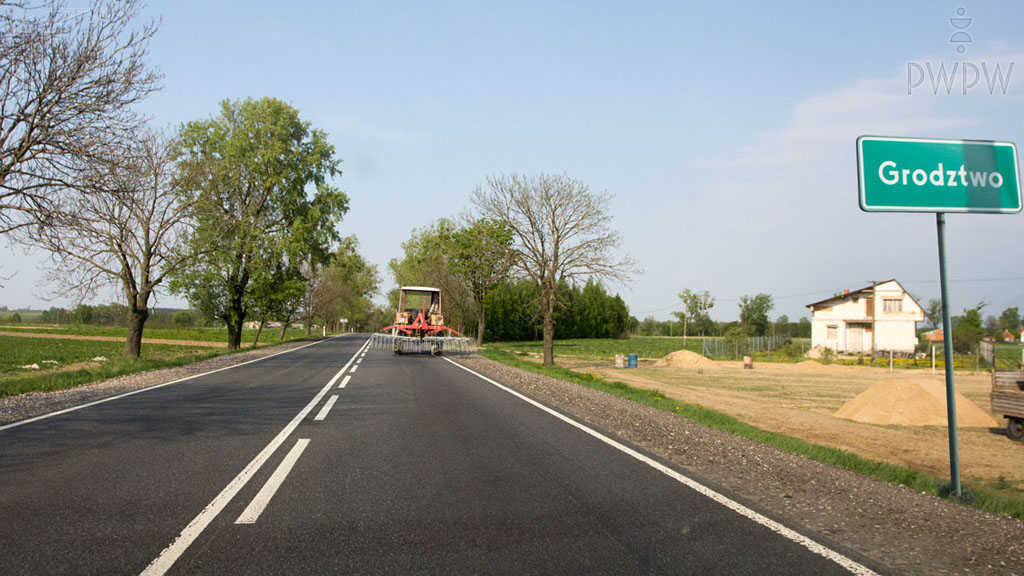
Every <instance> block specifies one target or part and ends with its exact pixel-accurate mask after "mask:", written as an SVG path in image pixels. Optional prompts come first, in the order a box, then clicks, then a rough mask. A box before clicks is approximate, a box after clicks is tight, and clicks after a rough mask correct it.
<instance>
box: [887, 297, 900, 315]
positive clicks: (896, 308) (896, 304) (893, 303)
mask: <svg viewBox="0 0 1024 576" xmlns="http://www.w3.org/2000/svg"><path fill="white" fill-rule="evenodd" d="M882 306H883V308H882V310H883V311H884V312H886V313H889V312H903V299H902V298H886V299H885V300H883V301H882Z"/></svg>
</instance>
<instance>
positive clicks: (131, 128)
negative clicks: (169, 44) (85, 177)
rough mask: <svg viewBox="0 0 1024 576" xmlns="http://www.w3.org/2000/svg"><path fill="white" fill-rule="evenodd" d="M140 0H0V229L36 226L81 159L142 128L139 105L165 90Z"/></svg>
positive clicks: (150, 26) (152, 27) (153, 27)
mask: <svg viewBox="0 0 1024 576" xmlns="http://www.w3.org/2000/svg"><path fill="white" fill-rule="evenodd" d="M141 9H142V4H141V2H140V1H139V0H96V1H95V2H93V3H92V4H91V7H90V8H89V9H85V10H72V9H69V8H67V5H66V3H65V2H63V1H62V0H41V1H36V2H33V1H32V0H25V1H24V2H10V1H4V0H0V233H3V232H9V231H11V230H13V229H16V228H19V227H21V226H27V225H30V224H31V221H32V216H31V213H32V212H45V211H47V210H48V209H50V208H51V204H52V202H54V198H53V196H54V195H55V194H58V193H60V192H62V191H66V190H67V189H68V188H69V186H70V185H71V184H73V181H74V179H75V174H76V173H77V171H78V170H79V169H80V163H81V162H82V161H83V160H88V159H95V158H97V157H100V156H102V155H103V154H104V153H106V152H107V151H108V150H109V149H110V147H111V144H112V143H114V142H117V141H120V140H124V139H127V138H129V137H130V136H131V134H132V133H133V132H136V131H137V129H138V127H139V125H140V118H139V116H138V114H137V113H136V112H135V111H133V110H132V105H133V104H135V103H136V102H138V101H139V100H141V99H142V98H144V97H145V96H146V95H147V94H149V93H150V92H152V91H153V90H156V89H157V88H158V82H159V79H160V76H159V74H158V73H157V72H156V71H155V70H153V69H151V68H149V67H148V66H147V65H146V62H145V60H146V53H147V46H148V42H149V39H150V38H152V36H153V34H154V33H155V32H156V24H155V23H153V22H150V23H148V24H145V25H143V26H142V27H141V28H138V29H134V28H132V27H131V26H132V21H133V20H134V19H135V18H136V17H137V16H138V14H139V12H140V11H141Z"/></svg>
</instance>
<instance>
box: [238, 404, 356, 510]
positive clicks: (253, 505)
mask: <svg viewBox="0 0 1024 576" xmlns="http://www.w3.org/2000/svg"><path fill="white" fill-rule="evenodd" d="M334 398H337V396H334ZM308 445H309V439H306V438H302V439H300V440H299V441H298V442H296V443H295V446H293V447H292V449H291V451H290V452H288V455H287V456H285V457H284V460H282V461H281V464H280V465H278V467H277V470H274V473H273V474H271V475H270V479H269V480H267V483H266V484H264V485H263V488H262V489H260V491H259V493H258V494H256V497H255V498H253V499H252V502H250V503H249V506H247V507H246V509H245V511H244V512H242V515H241V516H239V517H238V520H235V524H255V523H256V520H257V519H258V518H259V517H260V514H262V513H263V510H264V509H266V507H267V504H270V499H271V498H273V497H274V494H276V493H277V489H278V488H280V487H281V484H284V479H285V478H287V477H288V473H289V472H291V471H292V467H293V466H295V463H296V462H298V460H299V456H302V451H303V450H305V449H306V446H308Z"/></svg>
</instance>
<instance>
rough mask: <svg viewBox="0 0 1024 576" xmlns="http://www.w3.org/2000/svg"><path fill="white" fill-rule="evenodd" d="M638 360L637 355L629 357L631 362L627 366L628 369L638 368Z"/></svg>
mask: <svg viewBox="0 0 1024 576" xmlns="http://www.w3.org/2000/svg"><path fill="white" fill-rule="evenodd" d="M636 363H637V358H636V354H630V355H629V362H628V363H627V364H626V368H636Z"/></svg>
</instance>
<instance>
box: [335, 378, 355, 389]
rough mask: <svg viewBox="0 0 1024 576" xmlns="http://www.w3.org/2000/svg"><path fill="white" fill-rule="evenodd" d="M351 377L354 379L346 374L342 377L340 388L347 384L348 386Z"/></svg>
mask: <svg viewBox="0 0 1024 576" xmlns="http://www.w3.org/2000/svg"><path fill="white" fill-rule="evenodd" d="M351 379H352V377H351V376H345V377H344V378H342V379H341V384H338V388H344V387H345V386H348V381H349V380H351Z"/></svg>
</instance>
